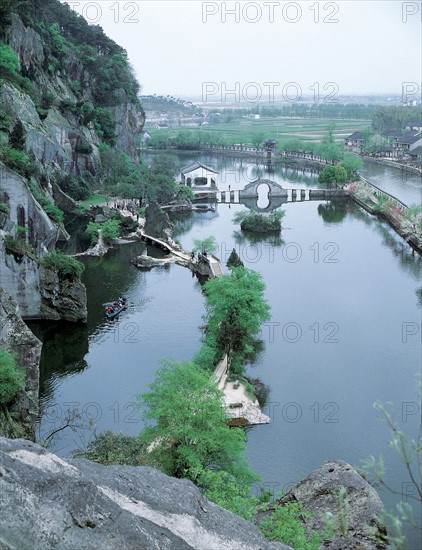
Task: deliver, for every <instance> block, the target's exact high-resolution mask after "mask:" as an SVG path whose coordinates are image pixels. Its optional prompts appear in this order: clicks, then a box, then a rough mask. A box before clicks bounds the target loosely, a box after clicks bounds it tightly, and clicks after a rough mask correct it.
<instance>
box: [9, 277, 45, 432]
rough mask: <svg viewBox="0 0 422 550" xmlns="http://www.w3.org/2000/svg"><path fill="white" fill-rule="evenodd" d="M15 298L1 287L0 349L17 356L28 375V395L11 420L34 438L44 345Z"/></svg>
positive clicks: (23, 396) (19, 402) (17, 404)
mask: <svg viewBox="0 0 422 550" xmlns="http://www.w3.org/2000/svg"><path fill="white" fill-rule="evenodd" d="M18 312H19V308H18V306H17V304H16V302H15V301H14V300H13V298H12V297H11V296H10V295H9V294H7V293H6V292H4V290H3V289H2V288H0V346H2V347H5V348H6V349H7V350H8V351H10V352H12V353H15V354H16V363H17V365H18V366H19V367H20V368H22V369H23V370H24V371H25V373H26V381H25V392H22V393H21V394H20V395H19V396H18V398H17V399H16V401H15V402H14V403H13V406H12V407H11V414H12V417H13V418H14V419H15V420H16V421H17V422H18V423H19V424H20V425H22V426H23V429H24V431H25V433H26V434H27V437H29V438H31V439H33V438H34V437H35V421H36V415H37V413H38V389H39V363H40V356H41V346H42V344H41V342H40V341H39V340H38V338H36V337H35V336H34V334H32V332H31V331H30V330H29V328H28V327H27V326H26V325H25V323H24V322H23V321H22V318H21V317H20V315H19V313H18Z"/></svg>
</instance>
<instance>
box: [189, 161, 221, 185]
mask: <svg viewBox="0 0 422 550" xmlns="http://www.w3.org/2000/svg"><path fill="white" fill-rule="evenodd" d="M180 174H181V181H180V183H181V184H182V185H187V186H188V187H191V188H192V190H193V191H196V190H197V191H204V190H209V189H212V190H214V191H216V190H217V174H218V172H217V170H214V169H213V168H210V167H209V166H206V165H205V164H201V163H200V162H197V161H194V162H191V163H190V164H188V165H186V166H184V167H183V168H182V169H181V170H180Z"/></svg>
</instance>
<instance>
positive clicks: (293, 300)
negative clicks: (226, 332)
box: [30, 155, 422, 548]
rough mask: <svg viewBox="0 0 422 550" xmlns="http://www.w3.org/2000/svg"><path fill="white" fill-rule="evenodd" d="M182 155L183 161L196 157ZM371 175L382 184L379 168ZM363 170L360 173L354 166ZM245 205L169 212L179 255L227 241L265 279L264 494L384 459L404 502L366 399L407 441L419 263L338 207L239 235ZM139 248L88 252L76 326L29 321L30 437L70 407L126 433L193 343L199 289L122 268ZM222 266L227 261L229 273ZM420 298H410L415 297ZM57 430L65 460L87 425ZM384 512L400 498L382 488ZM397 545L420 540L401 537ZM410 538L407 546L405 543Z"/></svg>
mask: <svg viewBox="0 0 422 550" xmlns="http://www.w3.org/2000/svg"><path fill="white" fill-rule="evenodd" d="M192 158H196V157H192V156H190V155H186V156H185V155H184V156H183V157H182V156H181V157H179V160H180V163H181V164H184V163H185V162H186V163H188V162H189V161H190V160H192ZM199 158H200V160H201V161H202V162H204V163H205V164H210V165H212V166H216V167H217V168H218V170H219V172H220V176H219V177H220V178H221V181H223V182H224V183H223V184H222V185H221V187H222V188H227V187H226V186H228V185H231V188H232V189H240V188H243V187H244V185H245V184H246V183H247V182H248V181H250V179H254V178H255V177H257V176H258V175H262V176H263V177H270V178H271V179H274V180H275V181H277V182H278V183H280V184H281V185H283V186H284V187H288V188H292V187H316V186H317V183H316V177H317V174H316V172H314V171H311V170H297V169H292V168H290V167H278V168H276V169H271V170H269V171H268V170H267V169H266V167H265V166H260V165H256V164H251V163H248V162H247V161H245V160H238V159H229V158H216V157H205V156H202V157H199ZM365 170H372V172H373V174H372V176H371V177H372V179H375V180H374V183H375V184H376V185H379V186H380V187H381V186H382V185H385V186H386V188H387V190H389V191H390V192H392V193H393V194H395V195H396V196H398V197H399V198H401V199H402V200H404V201H405V202H406V201H408V200H409V199H410V202H415V200H414V198H416V194H415V193H414V187H415V186H416V187H417V183H416V182H415V180H413V179H412V177H410V178H409V181H410V183H408V184H406V182H404V181H403V180H402V178H401V176H400V171H397V173H394V172H393V171H392V170H393V169H390V168H384V167H382V166H380V165H371V166H370V167H369V168H366V169H365ZM383 173H384V175H385V177H383ZM365 177H368V179H371V177H369V175H368V173H367V172H365ZM243 208H245V207H244V206H242V205H230V206H229V205H226V204H220V205H217V208H216V211H215V212H206V213H205V212H204V213H202V212H201V213H192V214H188V215H184V216H178V217H177V218H175V219H174V224H175V238H176V239H178V240H179V241H180V243H181V244H182V246H183V247H184V248H185V249H186V250H191V249H192V247H193V243H194V240H195V239H203V238H205V237H208V236H210V235H214V236H215V238H216V241H217V243H218V247H219V251H218V252H217V255H218V256H219V257H220V258H221V260H222V263H223V265H224V266H225V261H226V260H227V258H228V256H229V254H230V252H231V250H232V249H233V248H236V250H237V251H238V253H239V255H240V257H241V259H242V260H243V262H244V264H245V266H246V267H249V268H251V269H254V270H256V271H258V272H259V273H260V274H261V275H262V277H263V280H264V282H265V284H266V292H265V294H266V298H267V300H268V302H269V304H270V306H271V321H270V322H269V323H266V324H265V325H264V326H263V327H262V334H261V339H262V342H263V345H262V351H261V352H260V353H259V355H258V357H257V360H256V362H255V364H254V365H250V366H249V367H248V373H249V374H250V375H252V376H253V377H259V378H260V379H261V380H262V381H263V382H265V383H266V384H268V385H269V386H270V388H271V393H270V397H269V401H268V403H267V405H266V407H265V409H264V412H266V414H269V416H270V417H271V418H272V423H271V424H269V425H267V426H257V427H253V428H248V429H247V435H248V442H247V454H248V457H249V460H250V464H251V466H252V468H253V469H254V470H255V471H256V472H258V473H259V474H260V475H261V476H262V478H263V483H264V484H265V485H266V486H267V488H271V489H272V490H274V491H275V493H277V492H279V491H280V490H283V491H286V490H287V489H288V488H289V487H290V486H291V485H292V484H294V483H296V482H297V481H299V480H300V479H301V478H302V477H304V476H306V475H308V474H309V473H310V472H311V471H312V470H313V469H315V468H317V467H318V466H319V465H320V464H321V463H322V462H324V461H325V460H329V459H341V460H345V461H347V462H350V463H351V464H352V465H353V466H355V467H359V466H361V460H362V459H364V458H366V457H368V456H369V455H370V454H373V455H375V456H378V455H379V454H381V453H382V454H383V455H384V456H385V462H386V466H387V480H388V482H389V483H390V484H391V485H393V486H394V488H395V489H396V490H398V491H399V492H403V494H404V497H406V495H408V494H410V493H411V492H412V491H413V488H412V485H411V484H410V483H409V479H408V477H407V474H406V471H405V469H404V467H403V466H402V465H401V463H400V460H399V459H398V458H397V456H396V455H395V453H394V452H393V451H392V449H390V448H389V446H388V438H389V433H388V429H387V427H386V426H385V424H384V423H383V422H382V421H381V420H380V419H379V418H377V413H376V411H375V410H374V408H373V403H374V401H376V400H378V399H379V400H381V401H383V402H384V403H387V402H392V403H394V407H395V416H396V419H397V422H398V426H399V427H400V428H401V429H404V430H406V431H407V432H408V433H409V434H411V435H412V436H413V437H416V435H417V429H418V425H419V418H418V414H415V411H414V403H415V402H416V394H417V388H416V383H415V375H416V374H417V373H419V372H420V366H421V302H420V289H421V273H422V270H421V258H420V257H419V256H418V255H416V254H415V253H413V252H412V250H411V249H410V248H409V247H408V246H407V245H406V244H405V243H404V242H403V241H402V239H401V238H400V237H399V236H398V235H397V234H396V233H395V232H394V231H393V230H392V229H391V228H390V227H389V226H388V225H387V224H386V223H384V222H382V221H380V220H379V219H377V218H375V217H372V216H370V215H369V214H368V213H367V212H365V211H363V210H362V209H360V208H359V207H358V206H357V205H355V204H354V203H352V202H349V201H336V202H326V201H318V202H303V203H287V204H285V205H284V206H283V208H284V209H285V211H286V216H285V218H284V219H283V230H282V232H281V237H280V239H278V240H277V239H270V240H258V241H256V240H254V241H251V240H250V239H249V238H248V237H246V236H245V235H243V234H242V233H241V231H240V228H239V227H238V226H235V225H234V224H233V221H232V219H233V216H234V214H235V212H237V211H238V210H240V209H243ZM144 246H145V245H144V244H142V243H132V244H127V245H120V246H118V247H116V248H115V249H114V250H112V251H111V252H110V253H109V254H108V255H107V256H106V257H103V258H84V259H83V262H84V263H85V265H86V270H85V273H84V275H83V282H84V283H85V284H86V286H87V291H88V311H89V318H88V323H87V325H86V326H74V325H69V324H57V323H31V324H30V326H31V328H32V329H33V330H34V332H35V333H36V334H37V335H38V336H39V337H40V338H41V339H42V340H43V342H44V346H43V353H42V362H41V410H42V412H41V417H40V423H39V437H40V438H41V439H42V438H45V437H46V436H47V435H48V434H49V433H51V431H52V430H53V429H55V428H56V427H58V426H59V425H60V423H62V422H63V419H64V418H65V416H66V411H67V410H69V409H70V410H72V409H74V410H78V411H79V414H80V418H79V422H82V423H85V424H87V423H89V419H90V418H93V419H94V420H95V421H96V422H95V430H96V432H97V433H99V432H100V431H102V430H105V429H111V430H115V431H120V432H123V433H126V434H137V433H139V431H140V430H141V428H142V425H141V422H140V420H139V416H138V415H139V408H138V404H139V403H138V400H137V397H136V396H137V395H138V394H140V393H142V392H145V391H147V389H148V384H149V383H151V382H152V381H153V379H154V373H155V371H156V370H157V368H158V367H159V365H160V362H161V361H162V360H165V359H172V360H175V361H181V360H189V359H191V358H192V356H193V355H194V354H195V352H196V351H197V350H198V348H199V347H200V345H201V335H202V333H201V328H200V327H201V325H202V323H203V320H202V315H203V313H204V298H203V296H202V293H201V287H200V284H199V283H198V281H197V279H196V278H195V277H193V276H192V274H191V272H190V271H189V270H188V269H186V268H183V267H180V266H177V265H172V266H170V267H167V268H160V269H154V270H151V271H149V272H141V271H138V270H137V269H136V268H134V267H133V266H132V265H131V263H130V261H131V259H132V258H133V257H135V256H136V255H139V254H141V253H142V252H143V251H144ZM226 271H227V270H226ZM418 291H419V293H418ZM119 295H125V296H127V297H128V299H129V302H130V307H129V309H128V310H127V311H126V312H125V313H123V314H122V315H121V316H120V318H119V319H117V320H116V321H114V322H110V321H107V320H106V319H105V317H104V307H103V305H102V304H103V303H105V302H108V301H111V300H113V299H115V298H116V297H118V296H119ZM95 430H93V429H88V430H83V431H76V432H73V431H72V430H70V429H67V430H64V431H63V432H61V433H60V437H59V438H58V439H57V441H56V443H55V447H54V451H55V452H57V454H59V455H61V456H68V455H69V454H70V452H71V451H72V450H73V449H75V448H78V447H83V446H84V445H86V444H87V442H88V441H89V438H90V437H92V436H93V435H94V433H95ZM380 494H381V497H382V498H383V500H384V502H385V504H386V505H387V507H388V508H390V509H393V507H394V506H395V503H396V502H398V498H399V497H397V496H393V495H391V494H389V493H386V492H380ZM408 536H409V543H410V546H409V548H416V544H417V543H416V540H417V539H416V538H415V537H416V533H413V532H411V531H409V533H408ZM411 544H414V546H411Z"/></svg>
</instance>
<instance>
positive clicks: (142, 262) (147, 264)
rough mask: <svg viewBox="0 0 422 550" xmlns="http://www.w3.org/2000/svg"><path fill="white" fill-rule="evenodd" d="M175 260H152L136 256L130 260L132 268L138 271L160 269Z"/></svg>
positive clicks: (172, 258) (148, 257)
mask: <svg viewBox="0 0 422 550" xmlns="http://www.w3.org/2000/svg"><path fill="white" fill-rule="evenodd" d="M175 260H176V258H175V257H174V256H170V257H168V258H153V257H152V256H138V257H137V258H134V259H133V260H132V263H133V265H134V266H136V267H138V268H140V269H151V268H153V267H162V266H166V265H170V264H172V263H174V262H175Z"/></svg>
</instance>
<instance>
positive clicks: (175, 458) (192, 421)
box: [139, 362, 256, 484]
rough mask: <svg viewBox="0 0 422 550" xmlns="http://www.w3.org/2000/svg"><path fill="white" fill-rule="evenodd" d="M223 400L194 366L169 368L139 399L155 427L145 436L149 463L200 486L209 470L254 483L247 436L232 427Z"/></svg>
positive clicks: (171, 365)
mask: <svg viewBox="0 0 422 550" xmlns="http://www.w3.org/2000/svg"><path fill="white" fill-rule="evenodd" d="M221 399H222V392H221V391H220V390H218V388H217V385H216V384H215V383H214V382H213V381H212V380H211V378H210V375H209V373H208V372H204V371H202V370H201V369H199V368H198V367H197V366H196V365H195V364H193V363H189V362H185V363H173V362H168V363H165V364H164V366H163V367H162V368H160V369H159V370H158V371H157V373H156V378H155V380H154V382H153V383H152V384H151V385H150V391H149V392H148V393H145V394H143V395H142V396H139V400H140V403H141V406H142V410H143V412H142V418H143V419H144V420H145V421H152V422H153V426H150V427H147V428H146V429H145V430H144V432H142V433H141V436H140V437H141V441H142V442H143V443H145V445H146V446H147V447H148V449H149V452H148V455H149V458H148V463H149V464H151V465H155V466H156V467H158V468H159V469H160V470H162V471H164V472H165V473H167V474H169V475H173V476H176V477H186V478H188V479H190V480H191V481H193V482H194V483H198V482H199V479H200V476H201V475H202V474H203V473H204V472H205V471H207V470H212V471H214V472H216V471H225V472H228V473H229V474H230V475H232V476H234V478H235V479H237V480H238V481H240V482H243V483H246V484H248V483H251V482H252V481H254V480H255V479H256V476H255V475H254V474H253V473H252V472H251V470H250V469H249V467H248V466H247V464H246V460H245V457H244V454H243V453H244V447H245V444H244V441H245V434H244V432H243V430H242V429H240V428H235V429H232V428H230V427H229V426H228V424H227V417H226V414H225V412H224V409H223V408H222V406H221Z"/></svg>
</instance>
